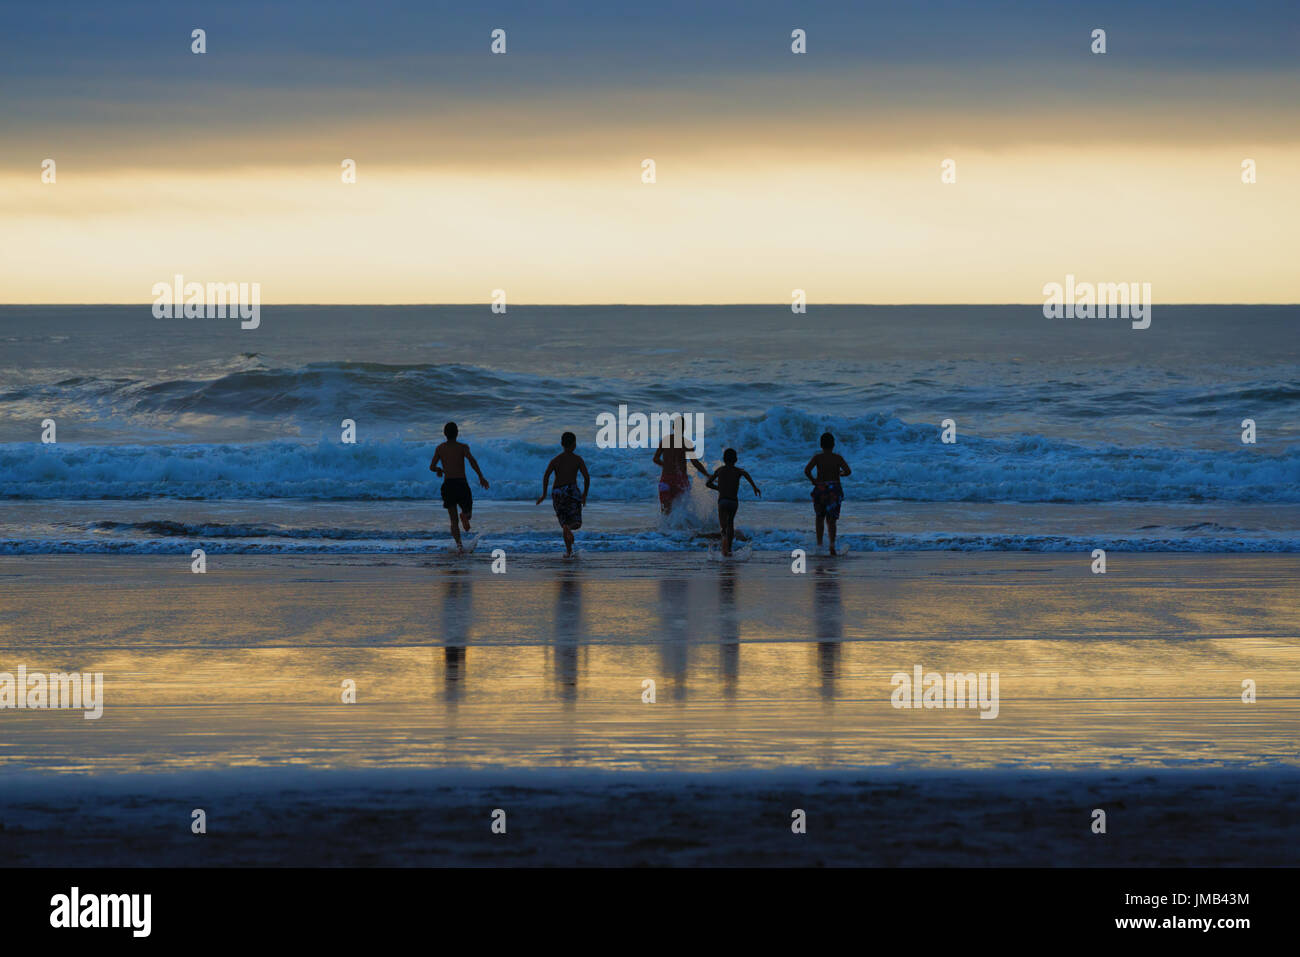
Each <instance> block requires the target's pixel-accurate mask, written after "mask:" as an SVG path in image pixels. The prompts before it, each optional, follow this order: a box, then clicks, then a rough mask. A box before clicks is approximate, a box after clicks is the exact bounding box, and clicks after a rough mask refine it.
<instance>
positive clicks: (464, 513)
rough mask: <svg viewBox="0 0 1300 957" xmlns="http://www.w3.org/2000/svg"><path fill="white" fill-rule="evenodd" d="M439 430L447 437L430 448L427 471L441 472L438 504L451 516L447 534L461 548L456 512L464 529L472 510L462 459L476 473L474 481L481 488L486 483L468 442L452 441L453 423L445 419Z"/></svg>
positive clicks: (453, 436)
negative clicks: (431, 457) (476, 478)
mask: <svg viewBox="0 0 1300 957" xmlns="http://www.w3.org/2000/svg"><path fill="white" fill-rule="evenodd" d="M442 434H443V435H445V436H447V441H446V442H443V443H442V445H440V446H438V448H437V449H436V450H435V451H434V453H433V461H431V462H430V463H429V471H430V472H433V473H434V474H435V475H440V476H443V481H442V507H443V508H445V509H446V510H447V515H448V516H449V517H450V519H451V537H452V538H454V539H455V540H456V547H457V548H461V547H462V546H461V541H460V527H459V526H458V525H457V523H456V513H457V511H459V512H460V525H462V526H464V528H465V531H467V532H468V531H469V520H470V516H471V515H473V513H474V494H473V493H472V492H471V491H470V488H469V482H468V481H467V480H466V479H465V463H466V462H468V463H469V464H470V465H471V466H472V467H473V469H474V471H475V472H476V473H477V474H478V484H479V485H481V486H483V488H487V487H488V480H487V479H485V478H484V477H483V472H482V471H481V470H480V469H479V467H478V462H477V461H475V459H474V456H473V455H472V454H470V451H469V446H468V445H466V444H465V443H464V442H458V441H456V436H457V435H459V434H460V429H459V428H458V427H457V426H456V423H455V422H448V423H447V424H446V425H445V426H443V429H442Z"/></svg>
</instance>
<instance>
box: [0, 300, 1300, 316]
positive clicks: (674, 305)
mask: <svg viewBox="0 0 1300 957" xmlns="http://www.w3.org/2000/svg"><path fill="white" fill-rule="evenodd" d="M153 305H154V303H153V301H152V300H150V301H144V302H0V309H7V308H17V307H31V306H143V307H145V308H149V309H152V308H153ZM234 305H245V306H247V305H249V303H236V304H234ZM257 305H258V307H259V308H265V307H274V308H281V307H301V306H381V307H384V308H389V309H406V308H430V309H439V308H451V307H456V308H460V307H466V308H468V307H471V306H473V307H480V308H481V307H484V306H487V307H491V306H492V302H491V301H490V300H483V301H481V302H366V301H358V302H259V303H258V304H257ZM1042 305H1043V302H1042V300H1036V301H1034V302H817V303H808V304H807V308H810V309H811V308H812V307H814V306H818V307H821V306H836V307H839V306H863V307H870V308H884V309H890V308H901V307H909V306H927V307H965V306H1039V307H1041V306H1042ZM1152 305H1153V306H1155V305H1160V306H1300V302H1173V301H1169V302H1162V301H1159V300H1154V301H1153V302H1152ZM557 306H559V307H564V308H570V309H598V308H606V307H610V306H625V307H626V306H638V307H645V308H660V309H687V308H704V307H717V306H722V307H734V306H773V307H778V306H779V307H781V308H789V306H790V303H789V302H785V301H782V300H778V301H775V302H527V303H508V304H507V307H508V309H532V308H539V307H545V308H551V307H557ZM508 314H509V313H508V311H507V312H506V313H505V315H508ZM498 315H502V313H498Z"/></svg>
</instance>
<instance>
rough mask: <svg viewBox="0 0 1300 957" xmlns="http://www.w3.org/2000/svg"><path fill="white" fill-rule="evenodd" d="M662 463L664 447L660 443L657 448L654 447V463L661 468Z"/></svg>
mask: <svg viewBox="0 0 1300 957" xmlns="http://www.w3.org/2000/svg"><path fill="white" fill-rule="evenodd" d="M663 464H664V447H663V446H662V445H660V446H659V447H658V448H657V449H655V465H658V466H659V467H660V468H663Z"/></svg>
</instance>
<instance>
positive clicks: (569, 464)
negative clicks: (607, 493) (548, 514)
mask: <svg viewBox="0 0 1300 957" xmlns="http://www.w3.org/2000/svg"><path fill="white" fill-rule="evenodd" d="M560 446H561V447H562V448H563V449H564V451H563V452H561V453H560V454H559V455H557V456H556V457H555V458H553V459H551V461H550V464H549V465H547V466H546V473H545V474H544V475H543V476H542V494H541V495H540V496H538V498H537V504H538V505H541V504H542V502H544V501H545V500H546V488H547V486H548V485H550V482H551V473H555V488H554V490H552V492H551V505H552V506H553V507H554V508H555V518H556V521H558V522H559V523H560V532H561V534H562V535H563V536H564V554H565V557H569V556H571V555H572V554H573V533H574V532H576V531H577V530H578V529H580V528H582V506H584V505H586V504H587V490H588V489H589V488H591V476H590V475H589V474H588V473H587V463H586V462H584V461H583V460H582V456H581V455H578V454H577V453H576V452H574V451H573V450H574V449H576V448H577V447H578V437H577V436H576V435H574V434H573V433H572V432H565V433H564V434H563V435H562V436H560ZM579 473H581V474H582V492H581V493H579V491H578V474H579Z"/></svg>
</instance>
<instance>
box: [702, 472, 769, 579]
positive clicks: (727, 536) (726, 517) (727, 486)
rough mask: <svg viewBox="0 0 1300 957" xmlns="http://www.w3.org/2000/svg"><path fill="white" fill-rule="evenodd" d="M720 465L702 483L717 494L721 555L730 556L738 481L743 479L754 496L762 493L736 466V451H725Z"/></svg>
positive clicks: (738, 500)
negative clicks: (720, 530)
mask: <svg viewBox="0 0 1300 957" xmlns="http://www.w3.org/2000/svg"><path fill="white" fill-rule="evenodd" d="M722 463H723V464H722V465H720V466H718V470H717V471H716V472H714V473H713V474H712V475H710V476H709V480H708V481H707V482H705V483H704V485H705V487H706V488H711V489H713V490H714V491H716V492H717V493H718V526H719V527H720V528H721V529H722V554H724V555H730V554H731V542H732V539H734V538H735V537H736V510H737V509H738V508H740V480H741V479H744V480H745V481H746V482H748V483H749V487H750V488H752V489H753V490H754V494H755V495H757V496H758V497H759V498H762V497H763V493H762V492H760V491H759V490H758V486H757V485H755V484H754V480H753V479H752V478H750V477H749V473H748V472H746V471H745V470H744V469H742V468H738V467H737V466H736V450H735V449H727V451H725V452H723V453H722Z"/></svg>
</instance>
